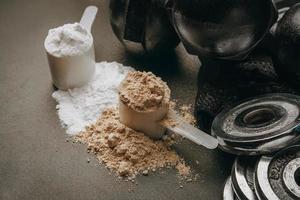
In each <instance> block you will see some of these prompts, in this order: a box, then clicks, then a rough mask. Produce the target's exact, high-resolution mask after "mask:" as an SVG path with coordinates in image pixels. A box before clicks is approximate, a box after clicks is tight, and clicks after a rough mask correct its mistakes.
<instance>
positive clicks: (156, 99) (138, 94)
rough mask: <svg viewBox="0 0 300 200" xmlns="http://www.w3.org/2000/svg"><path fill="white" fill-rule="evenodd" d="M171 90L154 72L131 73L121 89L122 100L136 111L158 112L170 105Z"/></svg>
mask: <svg viewBox="0 0 300 200" xmlns="http://www.w3.org/2000/svg"><path fill="white" fill-rule="evenodd" d="M170 93H171V92H170V89H169V87H168V86H167V84H166V83H165V82H164V81H162V80H161V78H159V77H157V76H155V75H154V74H153V73H152V72H140V71H135V72H129V73H128V74H127V76H126V78H125V79H124V80H123V81H122V83H121V85H120V89H119V96H120V100H121V101H122V102H123V103H124V104H125V105H127V106H128V107H130V108H131V109H133V110H136V111H141V112H142V111H152V110H157V109H159V108H160V107H164V105H167V106H168V105H169V102H170Z"/></svg>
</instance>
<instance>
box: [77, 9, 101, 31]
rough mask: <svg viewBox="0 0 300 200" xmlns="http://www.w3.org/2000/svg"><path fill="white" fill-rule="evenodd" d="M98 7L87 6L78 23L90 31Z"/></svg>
mask: <svg viewBox="0 0 300 200" xmlns="http://www.w3.org/2000/svg"><path fill="white" fill-rule="evenodd" d="M97 12H98V8H97V7H96V6H88V7H86V8H85V10H84V12H83V14H82V17H81V19H80V22H79V23H80V24H81V25H82V26H83V27H84V28H85V29H86V30H88V31H89V32H91V29H92V25H93V23H94V21H95V18H96V15H97Z"/></svg>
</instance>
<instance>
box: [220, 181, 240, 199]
mask: <svg viewBox="0 0 300 200" xmlns="http://www.w3.org/2000/svg"><path fill="white" fill-rule="evenodd" d="M223 200H238V198H237V197H236V195H235V193H234V191H233V189H232V182H231V177H228V178H227V179H226V182H225V185H224V188H223Z"/></svg>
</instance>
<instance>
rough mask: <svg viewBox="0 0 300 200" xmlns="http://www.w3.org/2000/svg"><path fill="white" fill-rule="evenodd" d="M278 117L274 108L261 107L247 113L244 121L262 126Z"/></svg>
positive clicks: (251, 124)
mask: <svg viewBox="0 0 300 200" xmlns="http://www.w3.org/2000/svg"><path fill="white" fill-rule="evenodd" d="M275 117H276V114H275V112H274V110H272V109H270V108H260V109H257V110H253V111H250V112H249V113H247V114H245V116H244V118H243V122H244V123H245V124H247V125H250V126H260V125H263V124H266V123H269V122H271V121H273V120H274V119H275Z"/></svg>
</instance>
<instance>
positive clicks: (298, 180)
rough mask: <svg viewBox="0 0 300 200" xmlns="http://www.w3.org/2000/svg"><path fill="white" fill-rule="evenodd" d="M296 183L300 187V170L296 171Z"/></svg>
mask: <svg viewBox="0 0 300 200" xmlns="http://www.w3.org/2000/svg"><path fill="white" fill-rule="evenodd" d="M295 182H296V183H297V185H298V186H299V187H300V168H298V169H297V170H296V171H295Z"/></svg>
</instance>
